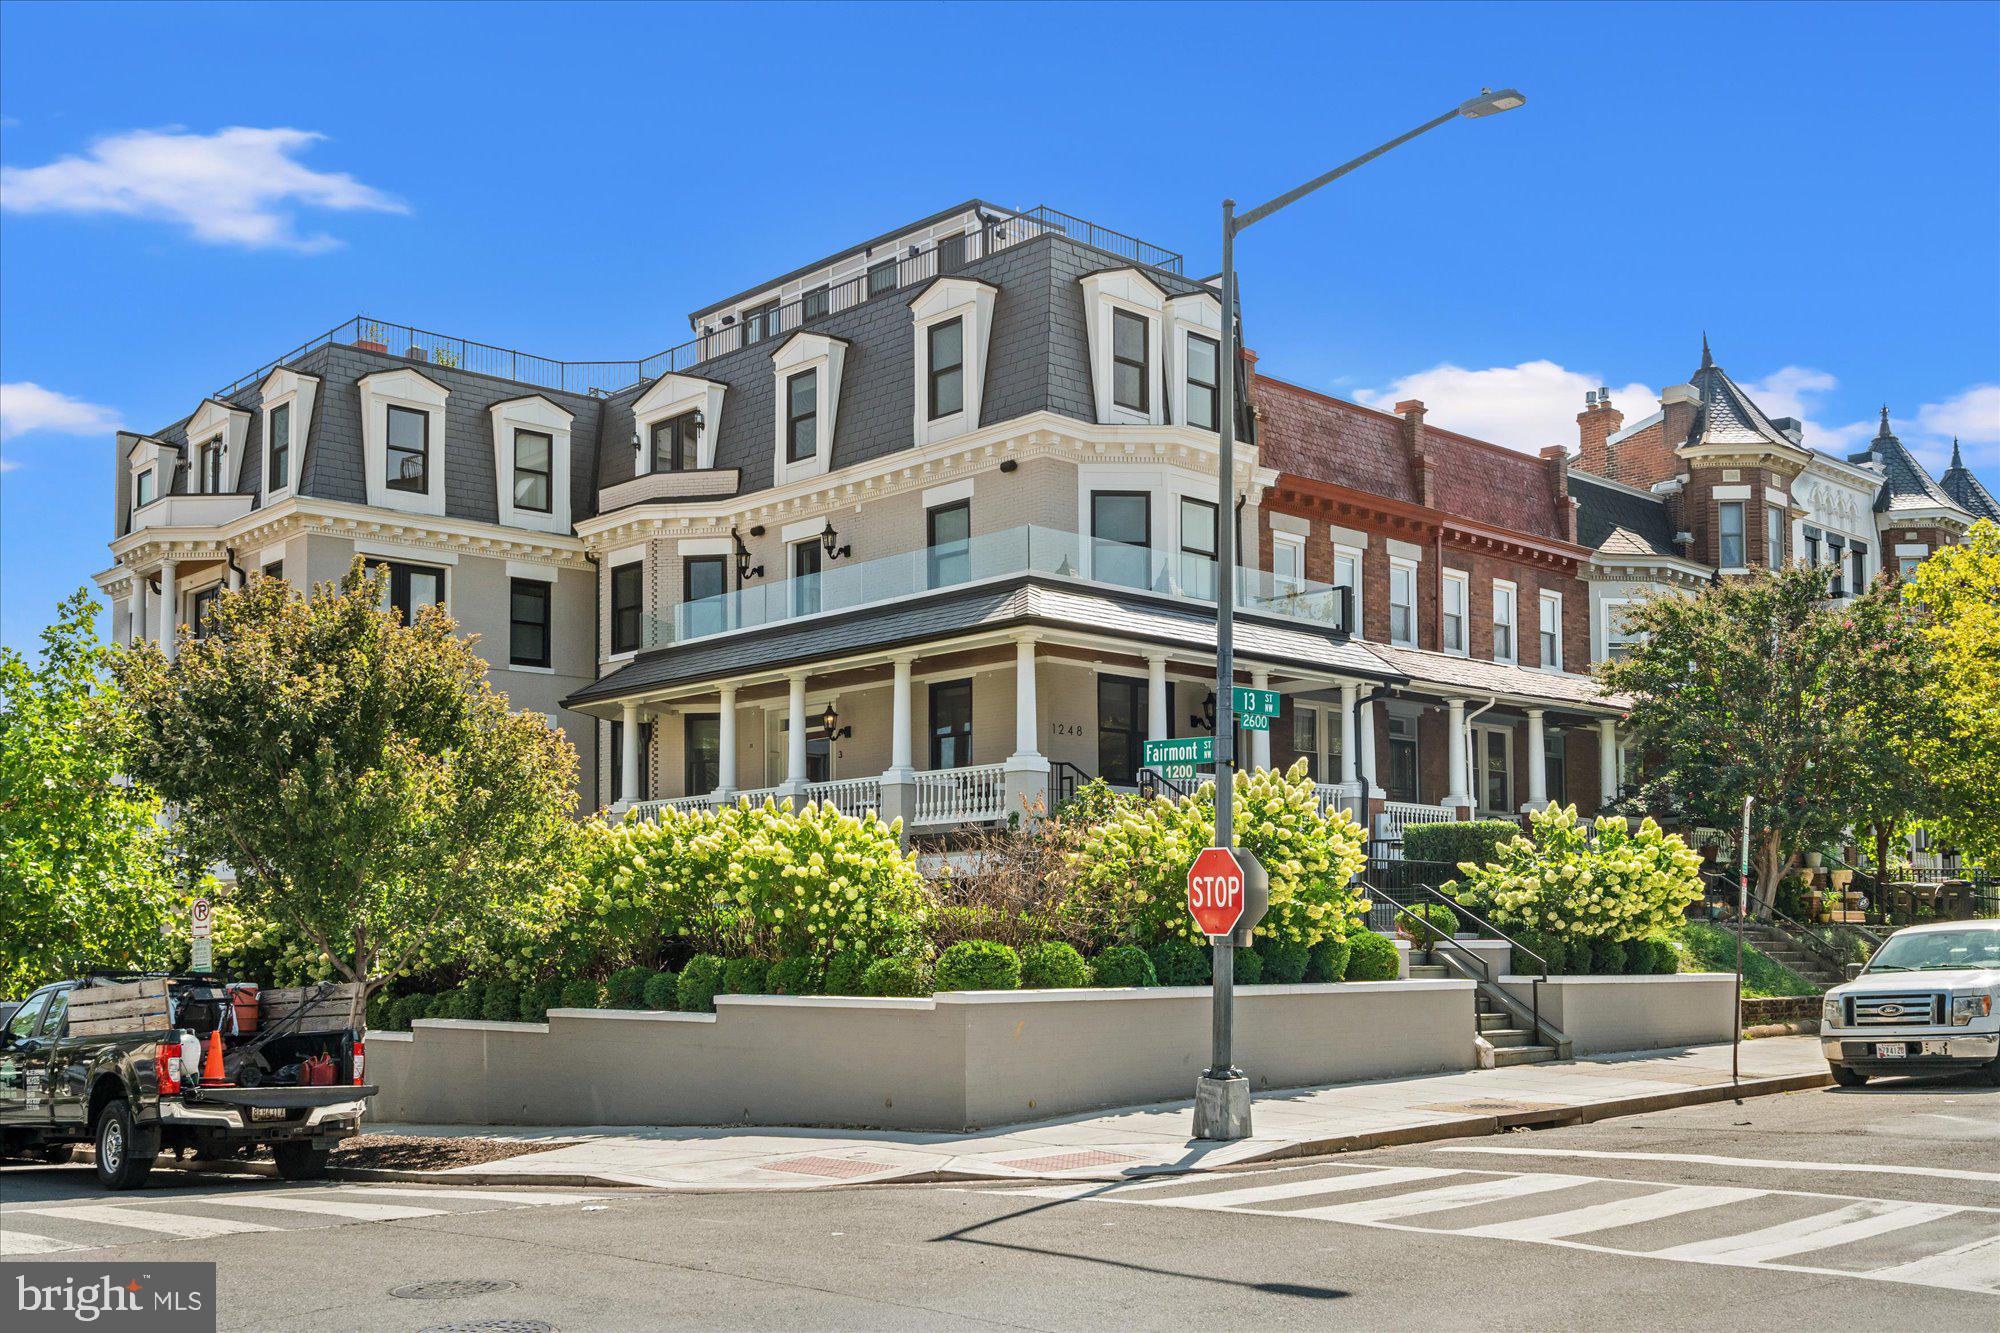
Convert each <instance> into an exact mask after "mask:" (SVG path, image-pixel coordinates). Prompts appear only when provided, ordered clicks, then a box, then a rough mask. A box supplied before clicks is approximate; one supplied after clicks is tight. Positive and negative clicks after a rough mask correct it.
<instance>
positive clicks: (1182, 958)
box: [1097, 939, 1215, 986]
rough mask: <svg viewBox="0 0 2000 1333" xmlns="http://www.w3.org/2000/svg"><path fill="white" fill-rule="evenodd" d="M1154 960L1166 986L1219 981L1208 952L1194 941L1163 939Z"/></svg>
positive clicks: (1159, 978)
mask: <svg viewBox="0 0 2000 1333" xmlns="http://www.w3.org/2000/svg"><path fill="white" fill-rule="evenodd" d="M1152 961H1153V976H1154V978H1155V979H1156V980H1157V981H1158V983H1159V984H1160V985H1162V986H1206V985H1208V984H1209V983H1210V982H1212V981H1214V980H1215V964H1214V963H1213V962H1211V961H1210V959H1209V956H1208V950H1206V949H1204V948H1202V947H1201V946H1200V945H1199V944H1196V943H1195V942H1194V941H1193V940H1182V939H1172V940H1162V941H1161V942H1160V943H1158V944H1156V945H1154V946H1153V953H1152ZM1097 984H1098V985H1100V986H1103V985H1108V984H1109V983H1107V982H1105V981H1101V980H1100V981H1099V982H1098V983H1097Z"/></svg>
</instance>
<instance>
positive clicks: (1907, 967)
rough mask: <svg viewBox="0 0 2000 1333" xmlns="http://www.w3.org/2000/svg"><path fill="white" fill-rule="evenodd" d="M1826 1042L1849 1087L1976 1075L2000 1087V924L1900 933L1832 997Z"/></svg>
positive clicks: (1823, 1030)
mask: <svg viewBox="0 0 2000 1333" xmlns="http://www.w3.org/2000/svg"><path fill="white" fill-rule="evenodd" d="M1819 1036H1820V1051H1821V1053H1822V1054H1823V1055H1825V1056H1826V1060H1827V1063H1828V1064H1829V1065H1831V1066H1832V1068H1833V1080H1834V1082H1836V1083H1838V1084H1840V1085H1841V1086H1842V1087H1844V1088H1855V1087H1860V1086H1861V1085H1862V1084H1863V1083H1866V1082H1867V1081H1868V1080H1869V1078H1870V1077H1871V1076H1873V1075H1877V1074H1947V1073H1960V1072H1970V1071H1974V1070H1979V1071H1983V1072H1984V1073H1985V1075H1986V1078H1987V1081H1988V1082H1991V1083H1994V1084H1996V1085H2000V921H1947V922H1940V923H1938V924H1936V925H1929V926H1911V927H1909V928H1908V929H1906V930H1899V931H1897V932H1896V933H1895V934H1894V935H1891V936H1890V937H1889V939H1888V941H1887V942H1886V943H1884V944H1883V945H1882V947H1881V948H1879V949H1877V950H1876V951H1875V956H1874V957H1873V958H1871V959H1869V960H1868V966H1867V967H1865V968H1863V969H1862V970H1861V973H1860V975H1859V976H1857V977H1855V978H1854V979H1853V980H1852V981H1849V982H1846V983H1844V984H1842V985H1839V986H1835V987H1834V988H1833V989H1832V990H1830V991H1828V992H1827V993H1826V1006H1825V1008H1824V1009H1823V1010H1822V1011H1821V1013H1820V1024H1819Z"/></svg>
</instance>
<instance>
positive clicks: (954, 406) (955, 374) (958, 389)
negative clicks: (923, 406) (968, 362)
mask: <svg viewBox="0 0 2000 1333" xmlns="http://www.w3.org/2000/svg"><path fill="white" fill-rule="evenodd" d="M925 339H926V345H927V347H928V349H929V356H930V360H929V363H928V367H929V375H930V419H931V420H932V421H936V420H937V419H938V418H939V417H948V416H950V415H952V414H953V413H954V412H962V411H964V410H965V320H964V319H963V318H960V319H948V320H946V321H945V322H944V323H942V324H933V325H931V327H930V329H929V331H928V332H927V333H926V334H925Z"/></svg>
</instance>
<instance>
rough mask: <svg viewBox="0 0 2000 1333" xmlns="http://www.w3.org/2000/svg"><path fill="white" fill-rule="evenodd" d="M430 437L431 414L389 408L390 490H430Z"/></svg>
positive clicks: (394, 407)
mask: <svg viewBox="0 0 2000 1333" xmlns="http://www.w3.org/2000/svg"><path fill="white" fill-rule="evenodd" d="M430 438H431V417H430V413H428V412H419V411H417V410H416V409H415V408H409V407H397V406H396V405H395V404H394V403H391V404H390V405H389V458H388V466H387V468H386V469H385V470H384V476H385V477H386V478H387V481H386V482H385V483H384V484H385V485H387V486H388V488H389V489H390V490H392V491H416V492H418V493H419V494H421V493H424V492H427V491H429V490H430V488H431V478H430Z"/></svg>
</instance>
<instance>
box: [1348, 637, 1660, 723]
mask: <svg viewBox="0 0 2000 1333" xmlns="http://www.w3.org/2000/svg"><path fill="white" fill-rule="evenodd" d="M1368 647H1369V650H1370V651H1372V652H1373V653H1375V655H1376V656H1378V657H1381V658H1383V659H1384V660H1385V661H1387V662H1388V663H1389V664H1390V665H1391V666H1393V667H1395V668H1396V669H1397V670H1399V671H1401V672H1402V673H1403V674H1404V675H1406V676H1408V677H1409V683H1410V684H1411V685H1413V686H1415V687H1416V688H1418V689H1430V690H1437V691H1439V692H1441V693H1446V694H1459V695H1464V696H1468V697H1473V696H1477V697H1492V698H1499V699H1503V700H1506V701H1508V702H1515V703H1525V704H1526V705H1528V706H1529V707H1540V706H1542V705H1550V706H1554V707H1566V708H1580V709H1585V710H1588V711H1590V712H1594V713H1600V714H1610V713H1619V712H1623V711H1625V710H1626V709H1629V708H1630V707H1631V706H1632V698H1631V696H1630V695H1625V694H1608V693H1606V692H1605V690H1604V687H1603V686H1601V685H1599V684H1598V683H1597V681H1596V680H1595V679H1593V678H1592V677H1590V676H1575V675H1570V674H1567V673H1565V672H1560V671H1538V670H1536V669H1535V668H1533V667H1524V666H1515V665H1512V664H1511V663H1507V662H1483V661H1480V660H1479V659H1478V658H1474V657H1459V656H1456V655H1455V654H1452V653H1437V652H1432V651H1430V650H1429V649H1424V648H1396V647H1392V646H1391V645H1388V644H1380V643H1371V644H1369V645H1368Z"/></svg>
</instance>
